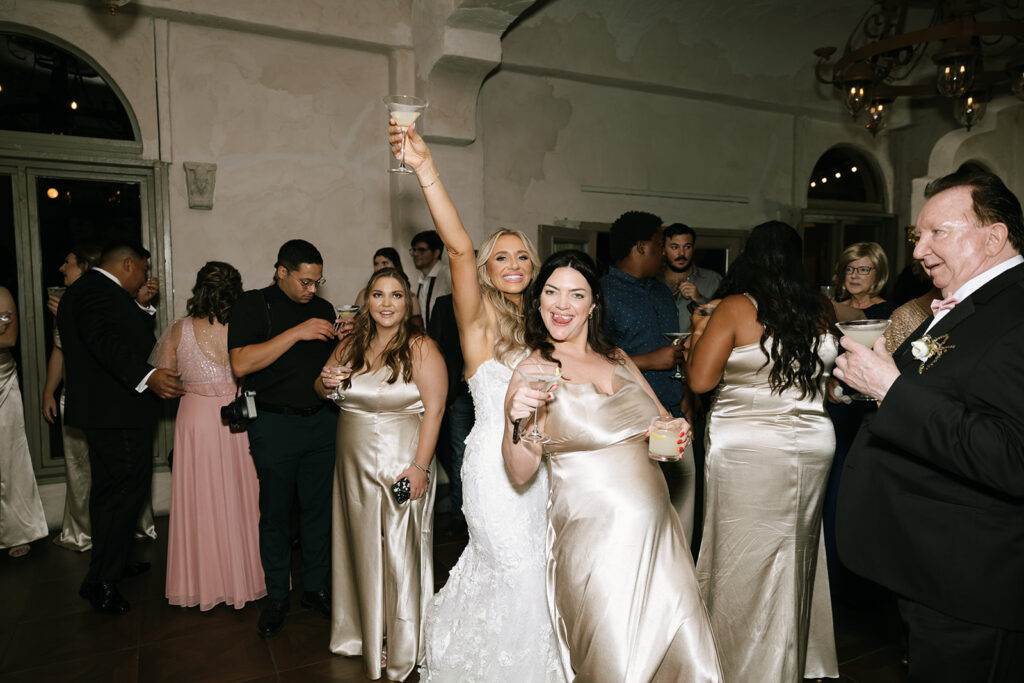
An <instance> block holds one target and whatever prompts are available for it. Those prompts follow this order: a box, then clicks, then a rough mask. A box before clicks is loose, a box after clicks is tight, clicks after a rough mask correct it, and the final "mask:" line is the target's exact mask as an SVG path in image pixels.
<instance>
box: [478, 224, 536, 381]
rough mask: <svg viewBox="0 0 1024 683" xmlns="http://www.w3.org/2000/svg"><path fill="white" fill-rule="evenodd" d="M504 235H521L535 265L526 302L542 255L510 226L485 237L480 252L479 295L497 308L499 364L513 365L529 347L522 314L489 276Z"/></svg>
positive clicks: (496, 348) (495, 352)
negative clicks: (493, 256) (490, 260)
mask: <svg viewBox="0 0 1024 683" xmlns="http://www.w3.org/2000/svg"><path fill="white" fill-rule="evenodd" d="M505 235H514V236H515V237H518V238H519V239H520V240H521V241H522V243H523V248H524V249H526V253H527V254H529V255H530V264H531V265H532V266H533V268H532V269H531V270H530V280H529V282H527V283H526V286H525V287H524V288H523V300H524V301H525V298H526V291H527V290H528V289H529V288H530V285H531V284H533V279H534V278H535V277H537V271H538V270H540V257H539V256H537V249H536V248H535V247H534V246H533V242H531V241H530V238H529V237H527V236H526V235H525V234H523V233H522V232H521V231H519V230H512V229H510V228H499V229H498V230H495V231H494V232H493V233H491V236H490V237H488V238H487V239H486V240H484V242H483V244H481V245H480V249H479V250H478V252H477V257H476V279H477V282H479V283H480V294H481V295H482V296H483V297H484V298H485V299H487V300H488V301H490V302H491V306H493V307H494V313H495V317H496V318H497V327H496V328H495V339H494V358H495V359H496V360H497V361H498V362H500V363H504V364H505V365H510V364H511V363H512V362H513V361H514V360H516V359H517V358H518V357H519V356H520V355H522V354H523V353H525V352H526V350H527V346H526V328H525V327H524V326H523V314H522V312H521V311H520V310H519V308H518V307H516V305H515V304H514V303H512V302H511V301H509V300H508V299H506V298H505V295H504V294H502V293H501V290H500V289H498V288H497V287H495V286H494V283H493V282H491V277H490V275H488V274H487V261H488V260H489V259H490V258H491V253H492V252H493V251H494V245H495V243H497V241H498V240H499V239H500V238H502V237H504V236H505Z"/></svg>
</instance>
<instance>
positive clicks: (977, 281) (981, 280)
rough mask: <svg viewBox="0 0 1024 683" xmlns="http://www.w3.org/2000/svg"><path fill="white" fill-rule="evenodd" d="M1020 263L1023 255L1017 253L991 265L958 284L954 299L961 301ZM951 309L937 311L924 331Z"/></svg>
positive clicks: (929, 330)
mask: <svg viewBox="0 0 1024 683" xmlns="http://www.w3.org/2000/svg"><path fill="white" fill-rule="evenodd" d="M1021 263H1024V256H1021V255H1020V254H1017V255H1016V256H1012V257H1010V258H1008V259H1006V260H1005V261H1003V262H1002V263H999V264H997V265H994V266H992V267H991V268H989V269H988V270H986V271H985V272H984V273H982V274H981V275H975V276H974V277H972V278H971V279H970V280H968V281H967V282H965V283H964V284H962V285H960V289H958V290H956V291H955V292H953V298H954V299H956V300H957V301H958V302H959V301H963V300H964V299H966V298H967V297H969V296H970V295H971V294H974V293H975V292H976V291H978V290H979V289H981V288H982V287H984V286H985V285H987V284H988V283H989V282H991V281H992V280H995V279H996V278H997V277H998V276H1000V275H1002V274H1003V273H1005V272H1006V271H1008V270H1009V269H1010V268H1013V267H1014V266H1016V265H1020V264H1021ZM951 310H953V309H951V308H950V309H946V310H945V311H939V312H938V313H936V314H935V317H934V318H933V319H932V323H931V325H929V326H928V329H927V330H925V332H931V329H932V328H933V327H935V323H937V322H939V321H940V320H942V319H943V318H944V317H945V316H946V314H947V313H949V312H950V311H951Z"/></svg>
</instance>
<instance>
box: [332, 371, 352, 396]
mask: <svg viewBox="0 0 1024 683" xmlns="http://www.w3.org/2000/svg"><path fill="white" fill-rule="evenodd" d="M327 369H328V370H329V371H330V372H331V376H332V377H333V378H334V379H336V380H338V381H339V382H344V381H345V380H347V379H348V377H349V375H351V374H352V370H350V369H349V368H347V367H345V366H344V365H332V366H330V367H328V368H327ZM340 390H341V385H340V384H339V385H338V386H336V387H334V388H333V389H331V392H330V393H329V394H327V400H328V401H344V400H345V394H343V393H341V391H340Z"/></svg>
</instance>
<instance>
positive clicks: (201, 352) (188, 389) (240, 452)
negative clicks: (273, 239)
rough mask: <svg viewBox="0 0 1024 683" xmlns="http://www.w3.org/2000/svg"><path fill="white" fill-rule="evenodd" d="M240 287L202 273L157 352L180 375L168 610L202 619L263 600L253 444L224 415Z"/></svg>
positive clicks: (230, 275)
mask: <svg viewBox="0 0 1024 683" xmlns="http://www.w3.org/2000/svg"><path fill="white" fill-rule="evenodd" d="M241 294H242V278H241V276H240V275H239V273H238V271H237V270H235V268H234V267H233V266H231V265H229V264H227V263H221V262H219V261H210V262H208V263H207V264H206V265H205V266H203V267H202V269H200V271H199V274H198V275H197V276H196V284H195V286H194V287H193V288H192V297H191V298H190V299H189V300H188V303H187V304H186V309H185V311H186V313H187V314H188V317H186V318H182V319H181V320H177V321H175V323H174V324H173V325H171V327H169V328H168V329H167V331H166V332H165V333H164V335H163V336H162V337H161V339H160V341H159V342H158V343H157V345H156V348H155V349H154V351H153V357H152V358H151V359H150V362H151V363H152V364H153V365H155V366H156V367H161V368H171V369H176V370H178V371H180V372H181V381H182V382H183V383H184V385H185V395H184V396H183V397H182V398H181V404H180V405H179V407H178V417H177V421H176V423H175V427H174V462H173V466H172V469H171V524H170V529H169V532H168V540H167V588H166V594H167V601H168V602H170V603H171V604H172V605H180V606H182V607H194V606H196V605H199V609H201V610H208V609H211V608H212V607H213V606H214V605H217V604H218V603H221V602H223V603H226V604H228V605H234V607H235V609H241V608H242V606H243V605H245V603H247V602H250V601H253V600H257V599H259V598H261V597H263V596H264V595H266V594H267V591H266V584H265V582H264V579H263V569H262V567H261V565H260V553H259V531H258V523H259V508H258V504H257V503H258V499H259V482H258V481H257V479H256V469H255V467H254V466H253V463H252V458H251V457H250V455H249V439H248V437H247V435H246V434H245V433H244V432H243V433H238V434H235V433H232V432H231V431H230V429H228V426H227V425H226V424H224V423H223V422H222V421H221V418H220V409H221V407H222V406H225V405H227V404H228V403H230V402H231V400H232V399H233V398H234V394H235V378H234V376H232V374H231V364H230V361H229V359H228V345H227V339H228V326H227V323H228V311H229V310H230V308H231V304H232V303H233V302H234V300H235V299H237V298H238V297H239V296H240V295H241Z"/></svg>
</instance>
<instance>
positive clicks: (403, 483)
mask: <svg viewBox="0 0 1024 683" xmlns="http://www.w3.org/2000/svg"><path fill="white" fill-rule="evenodd" d="M391 495H392V496H394V497H395V502H396V503H398V504H399V505H401V504H402V503H404V502H405V501H407V500H409V478H408V477H402V478H401V479H399V480H398V481H396V482H395V483H394V484H392V485H391Z"/></svg>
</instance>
